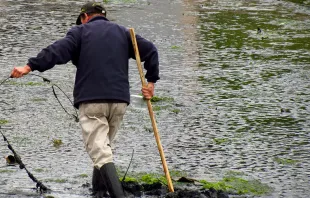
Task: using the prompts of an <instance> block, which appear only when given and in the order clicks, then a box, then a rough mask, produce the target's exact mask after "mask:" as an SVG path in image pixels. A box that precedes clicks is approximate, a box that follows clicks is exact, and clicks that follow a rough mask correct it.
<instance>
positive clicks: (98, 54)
mask: <svg viewBox="0 0 310 198" xmlns="http://www.w3.org/2000/svg"><path fill="white" fill-rule="evenodd" d="M136 38H137V43H138V48H139V52H140V57H141V61H142V62H144V68H145V69H146V71H147V72H146V75H145V78H146V79H147V81H148V82H154V83H155V82H156V81H157V80H158V79H159V68H158V67H159V62H158V52H157V49H156V47H155V46H154V45H153V44H152V43H151V42H149V41H147V40H146V39H144V38H142V37H141V36H139V35H136ZM130 58H135V55H134V50H133V45H132V41H131V37H130V33H129V30H128V29H126V28H125V27H123V26H120V25H117V24H115V23H112V22H110V21H108V20H107V19H106V18H105V17H103V16H96V17H94V18H92V19H91V20H90V21H88V22H87V23H86V24H82V25H78V26H74V27H73V28H71V29H70V30H69V31H68V33H67V35H66V36H65V37H64V38H63V39H60V40H58V41H56V42H55V43H53V44H52V45H50V46H48V47H47V48H45V49H43V50H42V51H41V52H40V53H39V54H38V55H37V57H33V58H30V59H29V60H28V65H29V66H30V67H31V70H32V71H34V70H38V71H40V72H44V71H45V70H48V69H51V68H52V67H54V66H55V65H58V64H66V63H67V62H69V61H70V60H71V61H72V63H73V64H74V65H75V66H76V68H77V71H76V77H75V86H74V92H73V96H74V106H75V107H77V108H78V106H79V104H80V103H82V102H90V101H100V100H116V101H124V102H127V103H128V104H129V103H130V93H129V80H128V65H129V59H130Z"/></svg>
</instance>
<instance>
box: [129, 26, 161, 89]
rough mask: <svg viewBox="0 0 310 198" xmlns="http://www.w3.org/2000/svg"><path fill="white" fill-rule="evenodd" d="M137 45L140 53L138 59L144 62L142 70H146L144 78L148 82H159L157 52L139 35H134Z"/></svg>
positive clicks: (131, 53)
mask: <svg viewBox="0 0 310 198" xmlns="http://www.w3.org/2000/svg"><path fill="white" fill-rule="evenodd" d="M128 34H129V40H130V57H131V58H133V59H135V53H134V49H133V45H132V41H131V37H130V33H129V32H128ZM136 39H137V44H138V48H139V53H140V59H141V62H144V68H145V69H146V71H147V72H146V74H145V78H146V79H147V81H148V82H153V83H156V81H157V80H159V79H160V78H159V61H158V52H157V48H156V47H155V45H154V44H153V43H152V42H150V41H148V40H146V39H144V38H142V37H141V36H140V35H138V34H136Z"/></svg>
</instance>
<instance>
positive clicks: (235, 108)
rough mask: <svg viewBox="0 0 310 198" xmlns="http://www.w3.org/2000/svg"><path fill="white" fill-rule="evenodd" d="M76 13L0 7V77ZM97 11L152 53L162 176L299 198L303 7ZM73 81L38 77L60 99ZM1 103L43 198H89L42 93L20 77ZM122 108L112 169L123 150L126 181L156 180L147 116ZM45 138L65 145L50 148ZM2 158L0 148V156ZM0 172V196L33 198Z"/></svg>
mask: <svg viewBox="0 0 310 198" xmlns="http://www.w3.org/2000/svg"><path fill="white" fill-rule="evenodd" d="M81 4H82V2H77V1H67V0H62V1H60V0H55V1H52V2H51V1H35V0H19V1H8V0H0V10H1V12H0V32H1V37H0V40H1V42H0V65H1V67H0V74H1V75H0V76H1V78H3V79H4V78H5V77H6V76H8V75H9V73H10V71H11V69H12V67H13V66H15V65H23V64H25V63H26V61H27V58H28V57H29V56H34V55H36V53H37V52H39V50H40V49H41V48H43V47H45V46H46V45H48V44H50V43H52V42H53V41H54V40H55V39H58V38H61V37H62V36H64V35H65V33H66V31H67V30H68V28H70V27H71V26H73V25H74V22H75V20H76V15H77V14H76V13H77V12H78V10H79V7H80V6H81ZM72 8H74V9H72ZM107 9H108V16H109V17H108V18H110V19H111V20H113V21H115V22H117V23H119V24H122V25H125V26H127V27H133V28H135V32H136V33H138V34H140V35H142V36H144V37H146V38H148V39H149V40H151V41H153V42H154V43H155V44H156V46H157V47H158V50H159V53H160V69H161V80H160V81H159V82H158V84H157V85H156V95H158V96H160V97H171V98H173V99H174V101H173V102H171V101H167V102H162V103H160V104H157V103H156V104H155V103H153V105H154V106H156V107H158V108H156V110H158V109H159V108H161V109H160V110H158V111H155V115H156V119H157V125H158V129H159V132H160V135H161V142H162V145H163V148H164V151H165V155H166V159H167V163H168V167H169V169H170V170H177V171H185V172H187V173H188V174H189V176H190V177H193V178H197V179H207V180H210V181H217V180H219V179H221V178H222V177H223V176H224V175H225V174H226V173H227V172H229V171H238V172H242V173H244V174H246V175H248V177H249V178H254V179H258V180H260V181H261V182H263V183H266V184H268V185H269V186H271V187H272V188H273V189H274V190H273V193H271V194H269V195H263V196H260V197H294V198H296V197H307V196H308V195H309V194H310V190H309V189H310V178H309V177H310V165H309V163H308V162H309V160H310V156H309V151H310V148H309V143H310V139H309V138H310V137H309V136H310V135H309V129H310V122H309V118H310V109H309V95H310V91H309V85H310V84H309V78H310V67H309V63H310V59H309V57H310V56H309V55H310V51H309V49H310V46H309V45H310V44H309V40H310V36H309V29H310V26H309V24H310V21H309V15H310V10H309V7H306V6H302V5H300V4H294V3H291V2H288V1H277V0H260V1H259V0H257V1H254V0H253V1H252V0H251V1H249V0H234V1H231V0H220V1H218V0H196V1H193V0H183V1H181V0H174V1H172V0H169V1H164V0H160V1H155V0H149V1H144V0H139V1H123V2H122V1H116V2H114V3H108V4H107ZM258 27H259V28H260V29H261V30H262V32H261V33H258V31H257V28H258ZM130 63H131V64H130V65H131V70H130V74H131V78H130V81H131V94H133V95H138V94H139V93H140V87H141V85H140V79H139V76H138V72H137V69H136V63H135V62H134V61H131V62H130ZM74 74H75V68H74V66H73V65H72V64H67V65H63V66H56V67H55V68H53V69H52V70H50V71H47V72H45V73H43V74H41V75H43V76H45V77H48V78H49V79H51V80H52V81H53V83H56V84H57V85H59V86H60V87H61V88H62V89H63V90H64V91H65V92H66V93H67V94H68V95H69V96H71V93H72V87H73V82H74ZM29 82H35V83H38V84H35V85H33V86H29V85H27V83H29ZM57 93H59V97H60V100H61V101H62V102H63V103H64V105H65V106H66V107H67V108H68V110H69V111H70V112H71V113H74V111H73V109H72V107H70V103H69V102H68V101H67V100H66V98H65V97H64V96H63V95H62V94H61V93H60V92H57ZM0 94H1V98H0V120H8V121H9V123H8V124H7V125H10V126H13V127H14V128H13V129H12V130H2V131H3V132H4V133H5V135H6V136H7V138H8V139H9V140H10V142H11V144H12V145H13V147H14V148H15V149H16V151H17V152H18V153H19V154H20V155H21V157H22V160H23V161H24V163H25V164H26V166H27V167H28V169H29V170H30V171H31V172H33V174H34V175H35V176H36V177H37V178H38V179H39V180H41V181H43V183H44V184H45V185H46V186H48V187H50V188H51V189H52V190H53V191H52V193H51V195H53V196H54V197H61V198H66V197H70V198H72V197H89V191H88V189H87V188H82V187H81V186H82V185H83V184H85V183H86V182H90V179H91V171H92V167H91V162H90V160H89V159H88V156H87V154H86V153H85V151H84V149H83V144H82V140H81V133H80V129H79V126H78V123H75V122H74V120H73V119H72V118H71V117H70V116H68V115H66V114H65V112H64V111H63V110H62V109H61V107H60V106H59V104H58V103H57V101H56V99H55V98H54V96H53V93H52V89H51V88H50V85H48V84H44V83H43V82H42V80H41V79H40V78H38V77H34V76H26V77H24V78H22V79H14V80H10V81H9V82H8V83H6V84H5V85H4V86H1V87H0ZM132 100H133V103H132V105H130V106H129V108H128V112H127V114H126V116H125V118H124V123H123V126H122V128H121V130H120V132H119V135H118V137H117V140H116V141H115V162H116V164H117V165H118V167H119V168H120V169H122V170H125V169H126V167H127V166H128V164H129V162H130V158H131V153H132V150H133V149H134V151H135V154H134V158H133V162H132V165H131V168H130V169H129V172H159V173H161V172H162V166H161V162H160V157H159V154H158V150H157V146H156V143H155V139H154V135H153V133H152V132H151V130H152V126H151V122H150V120H149V115H148V112H147V109H146V106H144V105H143V102H141V101H140V100H139V98H137V97H133V98H132ZM141 103H142V104H141ZM53 139H61V140H62V141H63V143H64V144H63V145H62V146H61V147H60V148H55V147H54V146H53V143H52V141H53ZM8 154H10V151H9V150H8V149H7V147H6V144H5V142H2V143H0V156H6V155H8ZM0 166H1V168H0V176H1V178H2V179H1V180H0V197H10V198H11V197H12V198H13V197H14V198H19V197H41V196H40V195H38V194H37V193H36V192H35V191H34V190H33V188H34V187H35V185H34V183H33V182H32V181H31V180H30V179H29V178H28V177H27V175H26V172H25V171H24V170H19V169H18V168H17V167H7V166H5V161H4V160H2V163H1V162H0ZM85 176H86V177H85Z"/></svg>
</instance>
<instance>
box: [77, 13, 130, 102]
mask: <svg viewBox="0 0 310 198" xmlns="http://www.w3.org/2000/svg"><path fill="white" fill-rule="evenodd" d="M78 29H79V32H80V42H79V48H80V50H79V52H80V54H79V57H78V60H77V63H76V66H77V75H76V82H75V90H74V98H75V103H80V102H84V101H93V100H107V99H110V100H122V101H124V102H127V103H129V102H130V101H129V81H128V59H129V58H130V57H131V56H132V54H131V53H130V51H132V50H131V48H132V46H131V45H130V40H129V37H128V31H127V30H126V29H125V28H124V27H122V26H119V25H117V24H115V23H112V22H109V21H108V20H106V19H105V18H104V17H100V16H99V17H94V18H93V19H91V20H90V21H89V22H88V23H86V24H84V25H81V26H79V28H78Z"/></svg>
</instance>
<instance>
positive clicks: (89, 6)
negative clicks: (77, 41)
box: [76, 2, 106, 25]
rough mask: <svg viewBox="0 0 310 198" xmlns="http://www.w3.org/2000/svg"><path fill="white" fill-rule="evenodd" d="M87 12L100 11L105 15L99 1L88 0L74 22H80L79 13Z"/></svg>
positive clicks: (78, 23)
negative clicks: (91, 0) (90, 0)
mask: <svg viewBox="0 0 310 198" xmlns="http://www.w3.org/2000/svg"><path fill="white" fill-rule="evenodd" d="M84 13H86V14H89V13H102V14H104V15H106V10H105V8H104V7H103V6H102V5H101V3H99V2H88V3H86V4H84V5H83V6H82V8H81V12H80V14H79V16H78V18H77V20H76V24H77V25H80V24H82V22H81V15H82V14H84Z"/></svg>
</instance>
